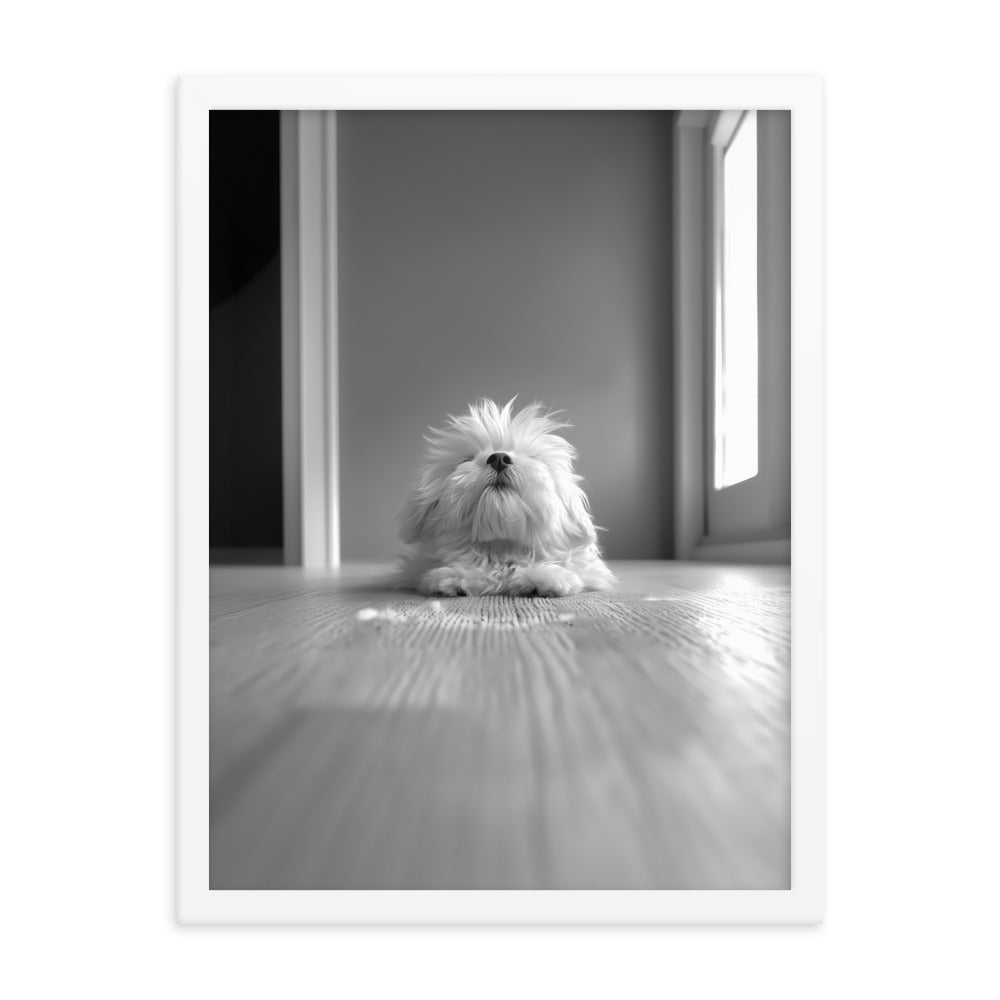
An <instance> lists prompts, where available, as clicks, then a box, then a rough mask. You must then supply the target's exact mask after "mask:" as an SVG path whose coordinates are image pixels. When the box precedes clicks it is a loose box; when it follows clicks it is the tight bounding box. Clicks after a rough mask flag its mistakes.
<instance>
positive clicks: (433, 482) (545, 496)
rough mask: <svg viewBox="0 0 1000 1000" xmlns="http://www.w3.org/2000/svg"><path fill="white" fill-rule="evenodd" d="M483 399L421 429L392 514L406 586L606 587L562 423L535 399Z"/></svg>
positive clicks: (448, 589)
mask: <svg viewBox="0 0 1000 1000" xmlns="http://www.w3.org/2000/svg"><path fill="white" fill-rule="evenodd" d="M513 403H514V400H513V399H512V400H510V402H508V403H507V405H506V406H504V407H503V408H501V407H498V406H497V405H496V403H494V402H492V401H491V400H482V401H481V402H479V403H476V404H473V405H472V406H470V407H469V412H468V413H464V414H462V415H461V416H458V417H455V416H449V417H448V420H447V422H446V423H445V426H444V427H443V428H441V429H435V428H431V430H430V432H429V433H428V434H427V435H425V440H426V441H427V452H426V455H425V461H424V468H423V471H422V472H421V473H420V478H419V479H418V480H417V483H416V485H415V486H414V487H413V489H412V490H411V491H410V495H409V497H408V498H407V501H406V506H405V507H404V508H403V510H402V512H401V513H400V515H399V537H400V538H401V539H402V540H403V541H404V542H406V543H407V544H408V545H411V546H412V551H411V552H410V553H409V554H408V555H407V556H405V557H404V560H403V581H402V582H403V585H404V586H409V587H415V588H416V589H417V590H419V591H420V592H421V593H422V594H426V595H427V596H431V595H442V596H445V597H455V596H458V595H463V594H469V595H477V594H511V595H523V596H534V595H537V596H539V597H565V596H567V595H568V594H578V593H580V591H582V590H607V589H608V588H609V587H610V586H611V585H612V583H614V580H615V578H614V576H613V575H612V573H611V571H610V570H609V569H608V567H607V566H605V564H604V562H603V561H602V559H601V553H600V549H599V548H598V545H597V533H596V531H595V529H594V524H593V521H592V520H591V518H590V510H589V505H588V503H587V497H586V495H585V494H584V492H583V490H582V489H581V488H580V486H579V483H580V477H579V476H577V475H575V474H574V472H573V458H574V457H575V452H574V450H573V447H572V445H570V444H569V442H567V441H566V440H565V439H564V438H562V437H560V436H559V435H558V434H557V433H556V431H558V430H561V429H562V428H564V427H568V426H569V425H568V424H566V423H563V422H561V421H560V420H558V419H556V417H555V416H554V415H553V414H552V413H549V412H547V411H546V410H545V408H544V407H543V406H542V405H541V404H539V403H532V404H531V405H530V406H526V407H524V409H522V410H520V411H519V412H517V413H513V412H512V407H513Z"/></svg>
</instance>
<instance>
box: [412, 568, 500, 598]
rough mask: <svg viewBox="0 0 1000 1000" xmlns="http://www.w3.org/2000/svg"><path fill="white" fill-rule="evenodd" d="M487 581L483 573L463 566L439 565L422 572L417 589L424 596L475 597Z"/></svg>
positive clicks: (482, 589)
mask: <svg viewBox="0 0 1000 1000" xmlns="http://www.w3.org/2000/svg"><path fill="white" fill-rule="evenodd" d="M488 582H489V580H488V578H487V577H486V576H485V575H484V574H483V573H479V572H478V571H476V570H469V569H466V568H465V567H464V566H439V567H438V568H437V569H432V570H428V571H427V572H426V573H424V575H423V576H422V577H421V578H420V584H419V586H418V587H417V589H418V590H419V591H420V593H421V594H423V595H424V596H425V597H465V596H467V595H468V596H470V597H475V596H477V595H479V594H481V593H482V592H483V591H484V590H485V589H486V585H487V583H488Z"/></svg>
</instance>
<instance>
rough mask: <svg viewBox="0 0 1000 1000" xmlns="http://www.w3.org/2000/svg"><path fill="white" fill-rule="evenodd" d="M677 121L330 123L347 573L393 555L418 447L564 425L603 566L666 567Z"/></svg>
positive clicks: (515, 115)
mask: <svg viewBox="0 0 1000 1000" xmlns="http://www.w3.org/2000/svg"><path fill="white" fill-rule="evenodd" d="M671 161H672V113H670V112H633V111H626V112H537V111H529V112H507V111H503V112H341V113H339V114H338V177H339V193H338V210H339V232H338V252H339V281H340V290H339V296H340V333H339V336H340V347H339V365H340V426H341V442H340V453H341V525H342V551H343V557H344V558H345V559H384V558H390V557H392V556H393V555H394V554H395V553H397V552H398V550H399V548H400V546H399V543H398V542H397V541H396V538H395V524H394V519H395V515H396V513H397V511H398V510H399V508H400V507H401V505H402V503H403V499H404V497H405V494H406V491H407V489H408V487H409V485H410V483H411V481H412V480H413V478H414V476H415V474H416V472H417V469H418V467H419V463H420V456H421V452H422V449H423V444H424V442H423V439H422V434H423V432H424V430H425V429H426V427H427V426H428V425H429V424H437V423H440V422H441V421H442V420H443V418H444V417H445V415H446V414H447V413H449V412H457V411H460V410H462V409H464V408H465V406H466V405H467V404H468V403H469V402H470V401H471V400H473V399H475V398H476V397H479V396H487V397H491V398H494V399H496V400H498V401H504V400H506V399H508V398H510V397H511V396H513V395H515V394H518V395H519V398H520V400H521V401H523V402H529V401H532V400H535V399H538V400H541V401H543V402H545V403H546V404H548V405H550V406H552V407H554V408H557V409H562V410H565V411H566V412H567V414H568V416H569V419H570V420H571V421H572V423H573V425H574V427H573V429H572V430H571V431H569V432H568V435H567V436H568V437H569V438H570V439H571V441H572V442H573V443H574V444H575V445H576V447H577V448H578V450H579V452H580V460H579V463H578V471H579V472H580V473H581V474H582V475H583V476H584V478H585V480H586V489H587V492H588V494H589V496H590V500H591V505H592V508H593V512H594V516H595V520H596V522H597V523H598V524H600V525H601V526H603V527H604V528H605V529H607V530H606V533H605V534H603V535H602V542H603V544H604V548H605V552H606V554H607V555H608V557H610V558H663V557H669V556H671V555H672V517H673V514H672V462H673V443H672V414H671V407H672V392H671V378H672V373H671V325H670V320H671V259H670V253H671V239H670V236H671V171H672V162H671Z"/></svg>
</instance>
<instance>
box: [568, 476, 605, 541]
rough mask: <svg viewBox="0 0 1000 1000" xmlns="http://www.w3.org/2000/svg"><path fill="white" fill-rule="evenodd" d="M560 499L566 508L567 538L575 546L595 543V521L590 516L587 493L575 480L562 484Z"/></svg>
mask: <svg viewBox="0 0 1000 1000" xmlns="http://www.w3.org/2000/svg"><path fill="white" fill-rule="evenodd" d="M559 499H560V500H562V502H563V506H564V507H565V508H566V521H565V529H566V539H567V542H568V544H569V545H570V546H571V547H573V548H576V547H579V546H581V545H593V544H594V543H596V541H597V532H596V531H595V530H594V521H593V519H592V518H591V516H590V504H589V503H588V502H587V494H586V493H584V492H583V490H582V489H580V487H579V486H577V484H576V483H575V482H572V481H571V482H566V483H563V484H561V488H560V489H559Z"/></svg>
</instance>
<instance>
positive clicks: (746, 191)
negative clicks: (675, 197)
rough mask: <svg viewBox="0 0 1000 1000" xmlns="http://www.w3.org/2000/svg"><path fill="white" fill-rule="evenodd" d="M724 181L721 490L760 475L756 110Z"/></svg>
mask: <svg viewBox="0 0 1000 1000" xmlns="http://www.w3.org/2000/svg"><path fill="white" fill-rule="evenodd" d="M721 180H722V192H721V194H722V219H721V221H722V226H721V230H722V231H721V239H722V247H721V250H722V252H721V260H720V261H719V265H720V268H721V274H720V281H719V283H718V285H717V288H716V297H715V302H716V322H715V488H716V489H723V488H724V487H726V486H732V485H734V484H735V483H741V482H743V481H744V480H745V479H752V478H753V477H754V476H756V475H757V115H756V113H755V112H753V111H748V112H747V113H746V114H745V115H744V116H743V118H742V120H741V122H740V124H739V126H738V128H737V130H736V134H735V135H734V137H733V139H732V141H731V142H730V143H729V146H728V147H727V148H726V150H725V151H724V152H723V154H722V177H721ZM717 233H718V230H717ZM719 285H721V287H719Z"/></svg>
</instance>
